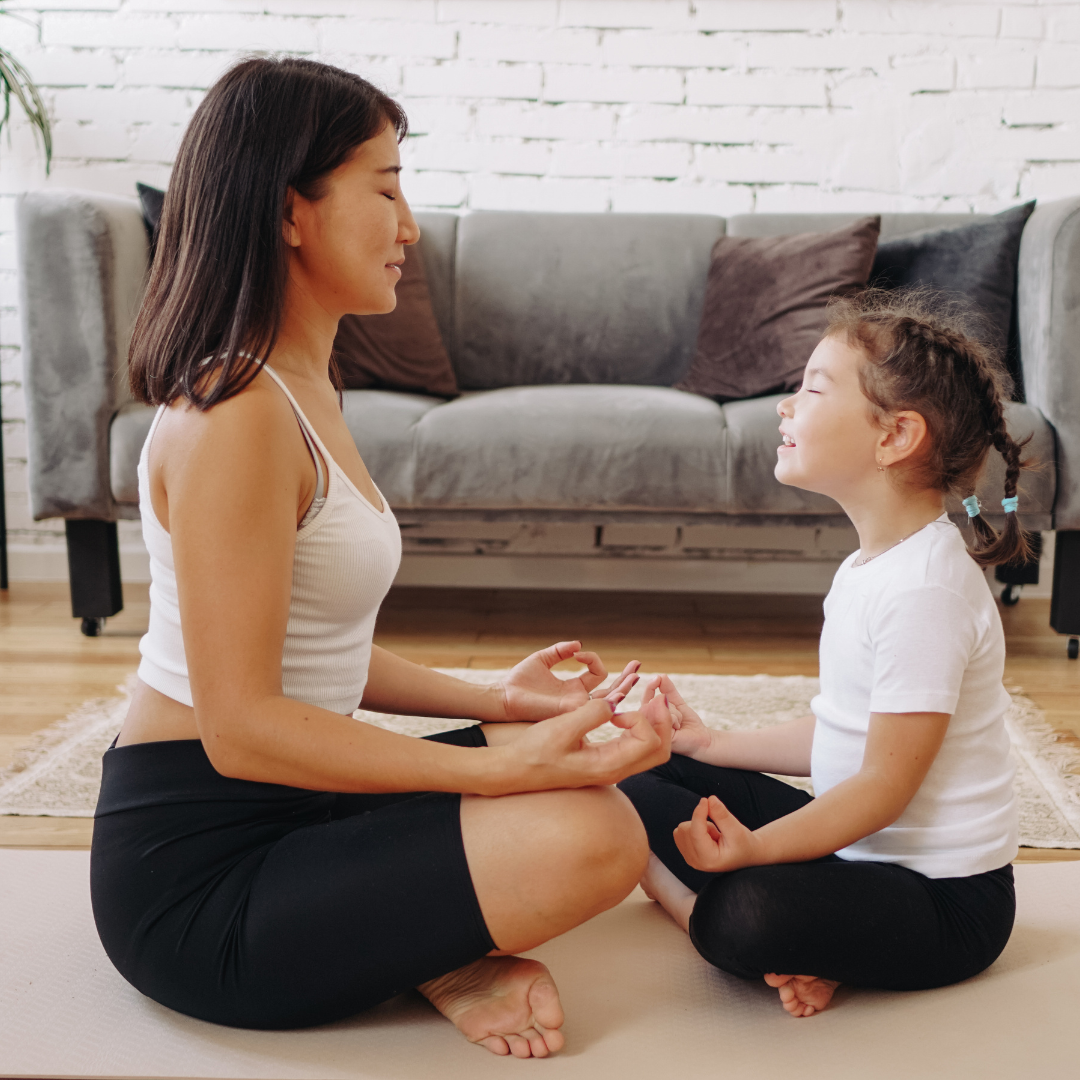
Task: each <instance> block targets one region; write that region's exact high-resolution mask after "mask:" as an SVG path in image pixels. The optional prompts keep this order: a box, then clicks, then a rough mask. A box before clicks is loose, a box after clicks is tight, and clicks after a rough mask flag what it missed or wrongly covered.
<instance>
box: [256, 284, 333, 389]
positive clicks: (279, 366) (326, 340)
mask: <svg viewBox="0 0 1080 1080" xmlns="http://www.w3.org/2000/svg"><path fill="white" fill-rule="evenodd" d="M337 327H338V320H337V318H336V317H335V316H333V315H331V314H330V313H329V312H327V310H326V309H325V308H324V307H323V306H322V305H321V304H320V303H319V302H318V301H317V300H316V298H315V297H314V296H312V295H311V294H310V292H309V291H308V290H307V289H305V288H303V287H300V283H298V282H297V281H296V280H295V278H293V279H290V281H289V287H288V289H287V291H286V296H285V311H284V315H283V317H282V320H281V328H280V330H279V331H278V336H277V341H276V342H275V343H274V349H273V351H272V352H271V354H270V356H269V358H268V361H269V364H270V366H271V367H272V368H273V369H274V370H275V371H276V372H278V373H282V372H287V373H289V374H290V375H294V376H296V377H297V378H300V379H312V380H315V381H321V382H325V381H327V380H328V379H329V378H330V353H331V351H332V349H333V347H334V338H335V337H336V336H337Z"/></svg>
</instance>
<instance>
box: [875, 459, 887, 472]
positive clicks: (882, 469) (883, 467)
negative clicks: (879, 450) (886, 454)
mask: <svg viewBox="0 0 1080 1080" xmlns="http://www.w3.org/2000/svg"><path fill="white" fill-rule="evenodd" d="M877 471H878V472H884V471H885V466H884V465H882V464H881V458H878V463H877Z"/></svg>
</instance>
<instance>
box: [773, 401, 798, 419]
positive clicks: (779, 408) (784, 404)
mask: <svg viewBox="0 0 1080 1080" xmlns="http://www.w3.org/2000/svg"><path fill="white" fill-rule="evenodd" d="M793 400H794V399H793V398H789V397H786V398H781V399H780V400H779V401H778V402H777V403H776V414H777V416H790V415H791V408H790V406H791V402H792V401H793Z"/></svg>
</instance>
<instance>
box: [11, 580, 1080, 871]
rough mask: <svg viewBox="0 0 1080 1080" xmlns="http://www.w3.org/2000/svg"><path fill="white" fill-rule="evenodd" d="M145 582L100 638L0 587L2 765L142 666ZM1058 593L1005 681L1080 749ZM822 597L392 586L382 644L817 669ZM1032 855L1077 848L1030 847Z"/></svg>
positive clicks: (1039, 606) (779, 670)
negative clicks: (1056, 622)
mask: <svg viewBox="0 0 1080 1080" xmlns="http://www.w3.org/2000/svg"><path fill="white" fill-rule="evenodd" d="M148 610H149V601H148V598H147V589H146V586H138V585H128V586H125V608H124V611H123V612H122V613H121V614H120V615H118V616H116V617H115V618H113V619H110V620H109V622H108V624H107V625H106V628H105V632H104V634H103V635H102V636H101V637H98V638H86V637H83V636H82V634H81V633H80V632H79V624H78V622H77V621H76V620H74V619H72V618H71V614H70V607H69V602H68V592H67V586H66V585H61V584H57V585H53V584H49V585H29V584H15V585H13V586H12V587H11V590H10V591H9V592H7V593H0V768H3V767H4V766H5V765H7V764H8V762H9V761H10V759H11V756H12V754H13V753H14V752H15V750H16V749H17V748H18V747H19V746H21V745H23V744H24V743H25V742H26V741H27V738H28V737H29V736H30V735H32V734H33V733H34V732H35V731H37V730H38V729H39V728H42V727H44V726H46V725H47V724H50V723H52V722H54V721H55V720H58V719H60V718H62V717H63V716H65V715H66V714H67V713H69V712H70V711H71V710H72V709H74V708H75V707H76V706H77V705H79V704H81V703H82V702H84V701H86V700H88V699H89V698H94V697H109V696H113V695H114V694H115V693H116V689H117V686H118V684H120V683H122V682H123V680H124V678H125V677H126V676H127V675H128V674H129V673H130V672H132V671H134V670H135V668H136V667H137V665H138V661H139V648H138V646H139V637H140V636H141V635H142V633H143V632H144V631H145V629H146V620H147V613H148ZM1048 618H1049V601H1048V600H1024V599H1021V601H1020V603H1019V604H1018V605H1017V606H1015V607H1012V608H1003V609H1002V619H1003V622H1004V624H1005V634H1006V639H1007V642H1008V660H1007V663H1006V667H1005V676H1006V684H1007V685H1008V686H1009V688H1010V689H1016V688H1021V689H1023V690H1024V692H1025V693H1027V694H1028V695H1029V696H1030V697H1031V699H1032V700H1033V701H1034V702H1035V703H1036V704H1037V705H1039V706H1040V707H1041V708H1042V709H1044V710H1045V711H1046V714H1047V716H1048V718H1049V719H1050V721H1051V722H1052V723H1053V724H1054V726H1055V727H1057V728H1058V729H1059V731H1060V732H1061V738H1062V739H1063V740H1066V741H1069V742H1071V743H1074V744H1075V745H1076V746H1078V747H1080V661H1070V660H1068V659H1066V656H1065V640H1064V639H1063V638H1061V637H1059V636H1058V635H1056V634H1054V633H1053V632H1052V631H1051V630H1050V629H1049V626H1048ZM820 630H821V601H820V599H818V598H816V597H806V596H752V595H707V594H672V593H634V594H627V593H583V592H577V593H568V592H538V591H528V590H514V591H511V590H494V589H493V590H480V589H418V588H401V589H394V590H392V591H391V593H390V595H389V597H388V598H387V601H386V603H385V604H384V606H383V610H382V612H381V613H380V616H379V622H378V626H377V628H376V634H375V640H376V642H377V643H378V644H380V645H382V646H384V647H385V648H388V649H391V650H393V651H394V652H397V653H399V654H400V655H402V656H404V657H406V658H408V659H410V660H413V661H415V662H416V663H420V664H427V665H429V666H439V667H473V668H499V667H507V666H509V665H511V664H514V663H516V662H517V661H518V660H520V659H521V658H522V657H523V656H526V655H527V654H528V653H530V652H532V651H533V650H534V649H539V648H543V647H544V646H546V645H550V644H551V643H552V642H554V641H559V640H565V639H570V638H579V639H580V640H582V641H583V642H584V644H585V647H586V648H589V649H595V650H596V651H597V652H599V653H600V654H601V656H602V657H603V658H604V661H605V663H606V664H607V666H608V668H609V669H610V670H616V669H618V668H620V667H622V665H624V664H625V663H627V661H629V660H632V659H637V660H640V661H641V662H642V670H643V671H646V672H650V671H667V672H671V673H672V674H674V673H676V672H680V671H681V672H697V673H701V674H718V675H756V674H759V673H764V674H769V675H816V674H817V643H818V634H819V632H820ZM90 827H91V824H90V821H89V820H85V819H78V818H25V817H0V846H6V847H11V846H19V847H87V846H89V840H90ZM1021 858H1022V859H1024V860H1045V859H1062V858H1080V852H1064V851H1033V850H1030V849H1024V851H1022V852H1021Z"/></svg>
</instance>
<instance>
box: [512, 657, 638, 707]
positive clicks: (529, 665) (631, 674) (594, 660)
mask: <svg viewBox="0 0 1080 1080" xmlns="http://www.w3.org/2000/svg"><path fill="white" fill-rule="evenodd" d="M563 660H576V661H577V662H578V663H579V664H584V665H585V666H586V668H587V669H588V670H586V671H583V672H582V673H581V674H580V675H578V676H577V677H576V678H573V679H560V678H559V677H558V676H557V675H555V673H554V672H553V671H552V670H551V669H552V668H553V667H554V666H555V665H556V664H559V663H561V662H562V661H563ZM640 666H641V664H640V663H639V662H638V661H637V660H631V661H630V663H629V664H627V665H626V667H625V668H624V669H623V672H622V674H621V675H619V676H617V677H616V678H615V680H614V681H613V682H612V683H611V685H610V686H608V687H605V688H604V689H598V687H600V684H601V683H602V682H603V681H604V680H605V679H606V678H607V669H606V668H605V667H604V665H603V663H602V661H601V660H600V657H599V656H597V655H596V653H594V652H582V651H581V642H580V641H560V642H559V643H558V644H556V645H551V646H549V647H548V648H546V649H541V650H540V651H539V652H534V653H533V654H532V656H527V657H526V658H525V659H524V660H522V661H521V663H520V664H518V665H517V666H515V667H513V668H511V669H510V671H509V673H508V674H507V676H506V678H505V679H504V680H503V681H502V682H501V683H499V684H498V686H499V689H500V691H501V692H502V697H503V712H504V716H503V719H505V720H547V719H548V718H550V717H552V716H559V715H561V714H562V713H568V712H572V711H573V710H574V709H579V708H581V706H582V705H585V704H587V703H588V701H589V699H590V698H600V697H603V698H607V699H608V701H610V702H611V704H612V706H613V707H614V706H615V705H618V704H619V702H620V701H622V699H623V698H624V697H626V695H627V694H628V693H629V692H630V690H631V688H632V687H633V685H634V683H636V682H637V680H638V676H637V669H638V668H639V667H640Z"/></svg>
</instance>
